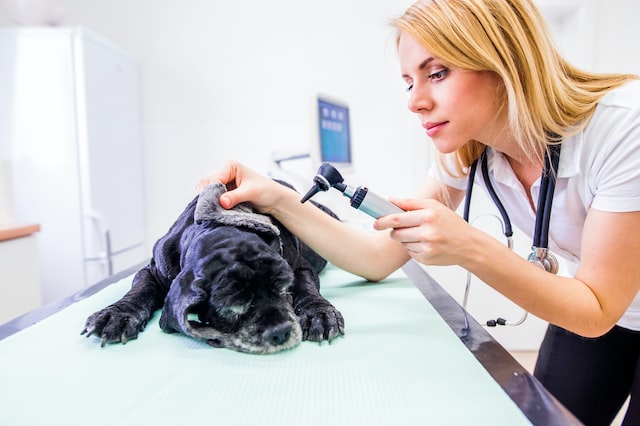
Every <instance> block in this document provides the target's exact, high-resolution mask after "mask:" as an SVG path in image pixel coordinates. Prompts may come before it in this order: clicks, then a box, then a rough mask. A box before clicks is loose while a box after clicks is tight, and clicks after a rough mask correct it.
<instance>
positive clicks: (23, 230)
mask: <svg viewBox="0 0 640 426" xmlns="http://www.w3.org/2000/svg"><path fill="white" fill-rule="evenodd" d="M39 231H40V225H39V224H37V223H36V224H30V225H13V226H6V225H0V241H5V240H12V239H14V238H20V237H26V236H29V235H31V234H33V233H36V232H39Z"/></svg>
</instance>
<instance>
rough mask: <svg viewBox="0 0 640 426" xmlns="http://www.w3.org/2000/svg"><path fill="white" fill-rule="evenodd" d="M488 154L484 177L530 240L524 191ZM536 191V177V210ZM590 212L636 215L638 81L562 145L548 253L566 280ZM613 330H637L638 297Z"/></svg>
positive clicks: (608, 98) (500, 158) (498, 157)
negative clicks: (562, 266)
mask: <svg viewBox="0 0 640 426" xmlns="http://www.w3.org/2000/svg"><path fill="white" fill-rule="evenodd" d="M488 152H489V155H488V166H489V167H488V168H489V175H490V176H491V182H492V184H493V186H494V189H495V191H496V193H497V194H498V197H499V198H500V200H501V201H502V204H503V205H504V207H505V209H506V210H507V212H508V214H509V217H510V219H511V222H512V223H513V225H514V226H517V227H518V228H519V229H520V230H521V231H522V232H524V233H525V234H526V235H528V236H530V237H532V236H533V229H534V224H535V214H534V213H533V211H532V210H531V208H530V206H529V201H528V199H527V196H526V194H525V189H524V188H523V186H522V185H521V184H520V182H519V181H518V180H517V178H516V176H515V174H514V173H513V170H512V169H511V167H510V166H509V163H508V162H507V160H506V158H505V157H504V155H503V154H501V153H498V152H496V151H494V150H492V149H489V150H488ZM452 170H454V169H453V168H452ZM476 173H477V174H478V177H477V178H476V179H475V182H476V183H477V185H480V186H482V187H483V188H485V190H486V185H485V183H484V181H483V179H482V177H481V176H480V173H481V172H480V168H479V167H478V170H477V172H476ZM430 175H431V176H433V177H436V178H437V179H440V180H442V181H443V182H444V183H446V184H447V185H450V186H452V187H455V188H458V189H465V188H466V182H467V178H466V177H463V178H457V179H456V178H452V177H451V176H449V175H447V174H446V173H444V172H442V171H438V170H436V167H432V170H431V172H430ZM539 190H540V178H538V180H536V182H534V184H533V185H532V186H531V196H532V199H533V203H534V205H536V206H537V205H538V193H539ZM591 207H593V208H595V209H598V210H600V211H606V212H631V211H639V210H640V81H633V82H630V83H627V84H625V85H624V86H622V87H620V88H617V89H615V90H612V91H611V92H609V93H608V94H607V95H605V96H604V97H603V98H602V99H601V100H600V102H599V103H598V106H597V108H596V111H595V114H594V115H593V117H592V118H591V120H590V122H589V124H588V125H587V126H586V127H585V128H584V130H583V131H582V132H580V133H579V134H577V135H575V136H573V137H571V138H568V139H566V140H564V141H563V142H562V150H561V154H560V163H559V166H558V179H557V183H556V189H555V194H554V198H553V206H552V211H551V219H550V229H549V250H550V251H551V252H553V253H555V254H557V255H559V256H561V257H562V258H564V259H565V260H566V261H567V268H568V269H569V272H570V274H571V275H573V274H575V271H576V270H577V267H578V264H579V263H580V243H581V240H582V232H583V228H584V222H585V219H586V216H587V212H588V211H589V208H591ZM638 238H640V235H639V236H638ZM621 255H624V254H622V253H621ZM638 279H639V280H640V277H638ZM618 325H620V326H622V327H625V328H629V329H632V330H640V293H639V294H638V295H636V297H635V299H634V300H633V302H632V303H631V305H630V306H629V308H628V309H627V311H626V312H625V314H624V315H623V316H622V318H621V319H620V321H618Z"/></svg>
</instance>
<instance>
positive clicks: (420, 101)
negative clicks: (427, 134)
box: [407, 86, 433, 114]
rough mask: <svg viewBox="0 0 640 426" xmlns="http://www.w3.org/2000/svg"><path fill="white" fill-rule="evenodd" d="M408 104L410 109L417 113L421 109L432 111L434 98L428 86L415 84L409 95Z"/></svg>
mask: <svg viewBox="0 0 640 426" xmlns="http://www.w3.org/2000/svg"><path fill="white" fill-rule="evenodd" d="M407 106H408V107H409V111H411V112H413V113H416V114H417V113H419V112H421V111H431V110H432V109H433V99H431V96H430V95H429V93H428V90H427V88H424V87H415V86H414V88H413V90H412V91H411V94H410V95H409V102H408V105H407Z"/></svg>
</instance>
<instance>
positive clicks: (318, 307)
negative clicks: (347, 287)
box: [296, 299, 344, 342]
mask: <svg viewBox="0 0 640 426" xmlns="http://www.w3.org/2000/svg"><path fill="white" fill-rule="evenodd" d="M296 315H297V316H298V319H299V321H300V326H301V327H302V340H310V341H313V342H322V341H324V340H327V341H329V342H331V341H332V340H333V339H334V338H335V337H336V336H341V335H344V318H343V317H342V314H341V313H340V311H338V310H337V309H336V308H335V307H334V306H333V305H332V304H331V303H329V302H328V301H327V300H325V299H307V300H304V301H301V302H300V303H298V304H297V306H296Z"/></svg>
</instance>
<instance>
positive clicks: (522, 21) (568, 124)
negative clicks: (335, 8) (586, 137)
mask: <svg viewBox="0 0 640 426" xmlns="http://www.w3.org/2000/svg"><path fill="white" fill-rule="evenodd" d="M391 25H392V26H393V27H394V28H395V29H396V31H397V41H399V39H400V36H401V35H402V34H406V35H408V36H410V37H412V38H413V39H415V40H416V41H417V42H418V43H420V44H421V45H422V46H423V47H424V48H425V49H426V50H428V51H429V52H430V53H431V54H432V55H433V56H435V57H437V58H439V59H440V60H442V61H444V62H446V63H448V64H450V65H451V66H453V67H457V68H463V69H468V70H474V71H490V72H493V73H495V74H496V75H498V76H499V77H500V79H501V80H502V82H503V85H504V87H503V93H502V96H503V97H504V99H503V102H504V104H503V107H506V108H507V114H508V121H509V127H510V130H511V132H512V133H513V135H514V137H515V140H516V141H517V143H518V144H519V145H520V146H521V148H522V149H523V150H524V151H525V152H526V153H527V155H528V156H529V157H530V158H535V159H536V160H537V161H540V162H542V159H543V156H544V152H545V150H546V149H547V144H552V143H558V142H559V141H560V140H561V139H562V138H563V137H566V136H569V135H572V134H575V133H577V132H579V131H580V130H582V129H583V128H584V126H586V124H587V123H588V121H589V119H590V118H591V116H592V115H593V113H594V111H595V108H596V104H597V103H598V101H599V100H600V98H602V96H604V95H605V94H606V93H607V92H609V91H610V90H612V89H614V88H616V87H618V86H620V85H622V84H624V83H625V82H627V81H629V80H632V79H637V78H638V77H637V76H635V75H632V74H595V73H589V72H585V71H582V70H579V69H577V68H576V67H574V66H572V65H571V64H570V63H568V62H567V61H566V60H565V59H564V58H563V57H562V56H560V54H559V53H558V51H557V50H556V48H555V46H554V45H553V43H552V41H551V37H550V36H549V33H548V30H547V27H546V24H545V22H544V20H543V18H542V16H541V15H540V12H539V11H538V10H537V9H536V7H535V6H534V5H533V2H532V1H531V0H419V1H417V2H416V3H415V4H413V5H412V6H410V7H409V8H408V9H407V10H406V11H405V12H404V14H403V15H402V16H400V17H398V18H396V19H394V20H393V21H392V22H391ZM550 134H556V135H558V136H559V138H551V139H550V138H549V135H550ZM483 150H484V145H482V144H481V143H480V142H478V141H470V142H469V143H467V144H465V145H464V146H463V147H462V148H460V149H459V150H458V151H457V152H456V169H457V173H456V174H454V173H452V172H451V171H449V170H447V173H450V174H452V175H458V176H462V175H464V174H465V173H466V170H467V168H468V167H469V166H470V165H471V163H473V161H474V160H475V159H476V158H478V156H479V155H480V153H481V152H482V151H483ZM441 160H442V159H441ZM441 164H443V162H442V161H441ZM443 166H444V164H443ZM445 170H446V168H445Z"/></svg>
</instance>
